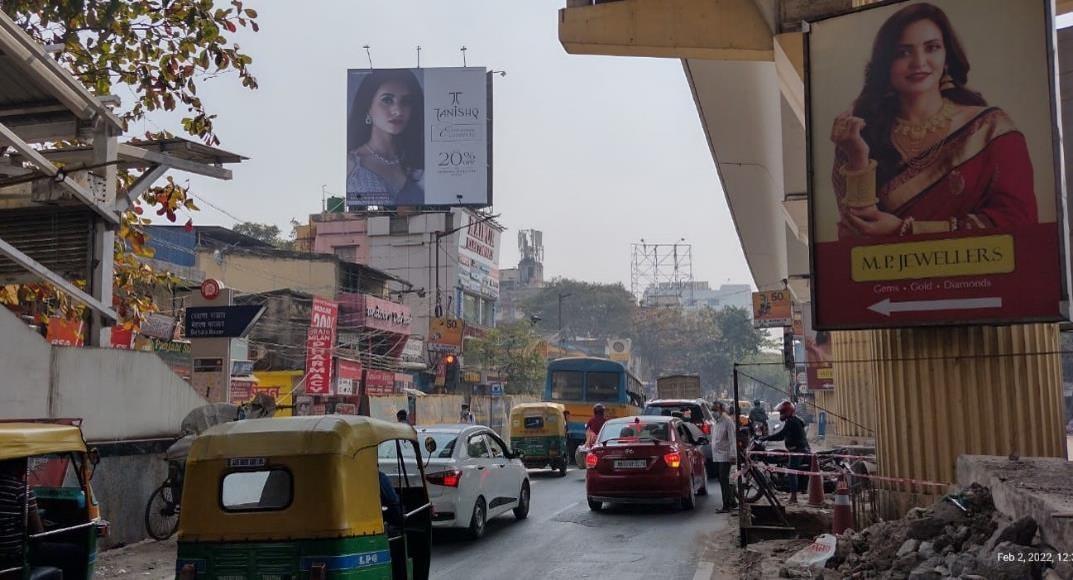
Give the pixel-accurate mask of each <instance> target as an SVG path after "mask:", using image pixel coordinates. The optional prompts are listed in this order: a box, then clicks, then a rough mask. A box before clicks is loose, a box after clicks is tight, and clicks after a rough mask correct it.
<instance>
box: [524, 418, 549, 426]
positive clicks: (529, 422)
mask: <svg viewBox="0 0 1073 580" xmlns="http://www.w3.org/2000/svg"><path fill="white" fill-rule="evenodd" d="M525 428H526V429H543V428H544V417H526V418H525Z"/></svg>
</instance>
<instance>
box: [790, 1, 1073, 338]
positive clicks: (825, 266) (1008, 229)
mask: <svg viewBox="0 0 1073 580" xmlns="http://www.w3.org/2000/svg"><path fill="white" fill-rule="evenodd" d="M1053 10H1054V3H1053V2H1052V1H1051V0H1022V1H1018V2H1009V1H1008V0H933V1H932V2H930V3H921V2H882V3H877V4H876V5H874V6H869V7H867V8H865V9H862V10H856V11H853V12H849V13H845V14H842V15H838V16H834V17H831V18H826V19H822V20H818V21H814V22H810V23H809V24H808V26H807V27H806V28H807V33H806V49H805V57H806V63H805V71H806V80H805V84H806V110H807V127H808V130H807V134H808V135H809V138H808V139H809V140H808V158H809V166H810V171H809V176H810V183H809V199H810V203H809V209H810V213H811V215H810V225H809V228H808V230H809V236H810V243H809V248H810V251H811V253H812V278H811V282H812V284H811V288H812V297H813V300H812V303H813V311H814V314H815V317H814V320H813V322H814V325H815V327H816V328H817V329H824V330H833V329H856V328H880V327H913V326H926V325H946V324H1001V323H1017V322H1046V321H1058V320H1061V319H1063V316H1062V312H1061V309H1060V304H1061V302H1062V301H1063V300H1065V299H1066V297H1067V295H1068V289H1069V282H1068V278H1067V277H1068V267H1067V266H1068V262H1067V260H1068V256H1067V248H1066V246H1067V240H1066V239H1065V236H1064V234H1063V232H1064V231H1065V229H1066V225H1065V224H1064V223H1063V222H1064V221H1065V220H1064V212H1063V211H1061V208H1062V207H1063V204H1064V201H1065V200H1064V192H1063V183H1064V178H1063V175H1062V174H1063V166H1062V163H1061V147H1060V144H1059V143H1060V139H1059V135H1058V127H1059V123H1058V121H1057V119H1058V118H1059V117H1058V103H1059V101H1058V99H1057V98H1056V85H1057V83H1056V82H1055V71H1056V69H1057V67H1056V63H1055V61H1054V57H1055V50H1054V37H1055V34H1054V30H1055V28H1054V26H1055V25H1054V14H1053ZM1010 47H1016V50H1011V48H1010ZM910 106H912V108H910Z"/></svg>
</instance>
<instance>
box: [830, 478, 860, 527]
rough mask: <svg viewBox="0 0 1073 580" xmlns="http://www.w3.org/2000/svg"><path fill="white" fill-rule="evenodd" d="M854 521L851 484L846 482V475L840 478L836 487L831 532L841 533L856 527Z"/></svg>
mask: <svg viewBox="0 0 1073 580" xmlns="http://www.w3.org/2000/svg"><path fill="white" fill-rule="evenodd" d="M855 527H856V524H855V523H854V521H853V508H851V507H850V502H849V485H847V484H846V478H845V476H842V477H839V478H838V485H837V486H836V487H835V510H834V515H833V518H832V522H831V532H832V533H834V534H836V535H837V534H841V533H843V532H845V531H846V530H848V529H850V528H855Z"/></svg>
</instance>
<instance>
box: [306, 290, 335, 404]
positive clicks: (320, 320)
mask: <svg viewBox="0 0 1073 580" xmlns="http://www.w3.org/2000/svg"><path fill="white" fill-rule="evenodd" d="M338 323H339V305H338V304H336V303H335V302H332V301H330V300H325V299H323V298H319V297H314V298H313V308H312V311H311V313H310V320H309V334H308V335H307V337H306V368H305V371H306V382H305V392H306V394H307V395H330V394H331V392H332V351H333V350H334V349H335V331H336V328H337V327H338Z"/></svg>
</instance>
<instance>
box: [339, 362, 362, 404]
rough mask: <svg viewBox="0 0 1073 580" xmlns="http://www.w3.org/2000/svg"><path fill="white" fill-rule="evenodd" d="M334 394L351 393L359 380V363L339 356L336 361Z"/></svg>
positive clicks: (354, 390)
mask: <svg viewBox="0 0 1073 580" xmlns="http://www.w3.org/2000/svg"><path fill="white" fill-rule="evenodd" d="M336 376H337V377H338V378H337V379H336V389H335V392H336V394H339V395H353V394H354V393H356V392H357V390H358V389H357V386H358V384H359V383H360V382H361V363H360V362H358V361H356V360H350V359H345V358H341V359H339V360H337V361H336Z"/></svg>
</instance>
